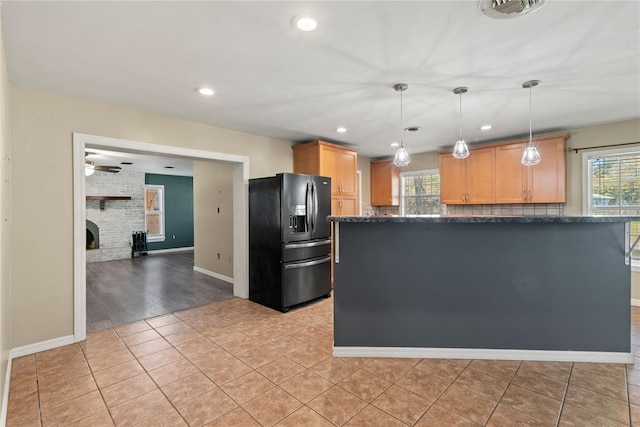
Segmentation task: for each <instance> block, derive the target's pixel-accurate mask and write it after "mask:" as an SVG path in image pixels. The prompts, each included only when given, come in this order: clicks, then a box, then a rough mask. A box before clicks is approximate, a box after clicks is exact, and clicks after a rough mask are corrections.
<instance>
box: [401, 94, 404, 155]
mask: <svg viewBox="0 0 640 427" xmlns="http://www.w3.org/2000/svg"><path fill="white" fill-rule="evenodd" d="M402 92H404V89H402V90H400V147H404V145H403V144H402Z"/></svg>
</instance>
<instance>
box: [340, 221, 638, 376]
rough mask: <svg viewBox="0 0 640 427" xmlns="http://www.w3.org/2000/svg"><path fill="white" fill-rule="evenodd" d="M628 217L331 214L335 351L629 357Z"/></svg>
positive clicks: (352, 354)
mask: <svg viewBox="0 0 640 427" xmlns="http://www.w3.org/2000/svg"><path fill="white" fill-rule="evenodd" d="M638 219H639V218H635V217H634V218H626V217H617V218H611V217H548V216H545V217H466V216H464V217H329V220H330V221H332V222H333V223H334V236H335V241H334V245H335V266H334V267H335V268H334V274H335V279H334V313H335V314H334V316H335V318H334V321H335V324H334V356H342V357H419V358H423V357H438V358H440V357H441V358H465V359H471V358H474V359H482V358H484V359H516V360H517V359H520V360H558V361H563V360H565V361H592V362H613V363H629V362H633V357H632V355H631V343H630V321H631V320H630V315H631V309H630V298H631V296H630V292H631V291H630V287H631V268H630V265H629V264H630V262H629V256H628V253H629V235H628V232H629V221H630V220H634V221H635V220H638Z"/></svg>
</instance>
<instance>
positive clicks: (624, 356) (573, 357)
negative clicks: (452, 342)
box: [333, 346, 633, 363]
mask: <svg viewBox="0 0 640 427" xmlns="http://www.w3.org/2000/svg"><path fill="white" fill-rule="evenodd" d="M333 357H400V358H415V359H423V358H424V359H429V358H435V359H490V360H536V361H546V362H598V363H633V354H631V353H617V352H616V353H613V352H599V351H552V350H502V349H484V348H418V347H336V346H334V347H333Z"/></svg>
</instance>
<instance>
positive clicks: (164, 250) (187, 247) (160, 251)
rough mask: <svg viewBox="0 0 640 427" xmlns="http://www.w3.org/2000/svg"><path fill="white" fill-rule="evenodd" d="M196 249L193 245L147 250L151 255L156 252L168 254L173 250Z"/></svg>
mask: <svg viewBox="0 0 640 427" xmlns="http://www.w3.org/2000/svg"><path fill="white" fill-rule="evenodd" d="M192 250H194V248H193V246H185V247H182V248H170V249H156V250H155V251H147V253H148V254H149V255H155V254H168V253H171V252H186V251H192Z"/></svg>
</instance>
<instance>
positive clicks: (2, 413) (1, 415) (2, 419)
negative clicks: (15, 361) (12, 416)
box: [0, 355, 12, 426]
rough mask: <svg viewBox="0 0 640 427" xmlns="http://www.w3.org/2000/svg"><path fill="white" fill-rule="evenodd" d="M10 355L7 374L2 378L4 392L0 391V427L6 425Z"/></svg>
mask: <svg viewBox="0 0 640 427" xmlns="http://www.w3.org/2000/svg"><path fill="white" fill-rule="evenodd" d="M11 365H12V364H11V355H9V360H8V362H7V373H6V375H5V378H4V390H2V409H1V410H0V426H5V425H7V408H8V407H9V387H10V386H11Z"/></svg>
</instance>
